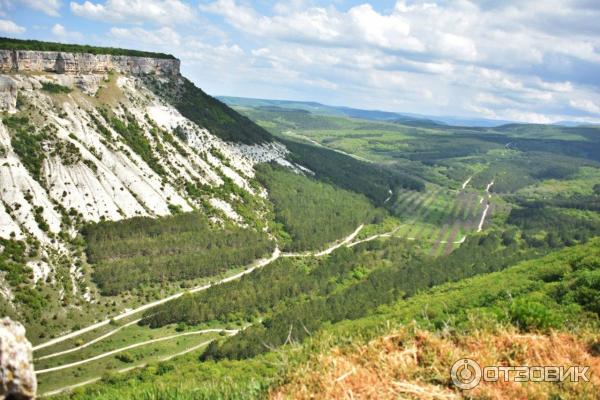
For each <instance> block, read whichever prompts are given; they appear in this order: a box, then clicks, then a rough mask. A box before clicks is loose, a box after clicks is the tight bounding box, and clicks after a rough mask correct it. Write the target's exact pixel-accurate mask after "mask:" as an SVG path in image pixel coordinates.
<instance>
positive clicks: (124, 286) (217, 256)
mask: <svg viewBox="0 0 600 400" xmlns="http://www.w3.org/2000/svg"><path fill="white" fill-rule="evenodd" d="M83 234H84V236H85V238H86V242H87V250H86V252H87V256H88V259H89V261H90V262H91V263H94V264H95V268H94V279H95V280H96V282H97V283H98V285H99V287H100V289H101V290H102V293H104V294H116V293H119V292H122V291H124V290H129V289H132V288H135V287H138V286H139V285H142V284H150V283H161V282H168V281H174V280H184V279H193V278H199V277H207V276H213V275H216V274H219V273H221V272H224V271H226V270H228V269H231V268H235V267H240V266H243V265H246V264H249V263H250V262H252V261H253V260H256V259H257V258H260V257H262V256H265V255H266V254H267V253H268V252H270V251H272V249H273V246H274V245H273V243H272V242H271V241H269V238H268V236H267V235H266V233H264V232H257V231H255V230H253V229H250V228H241V227H238V226H236V225H233V224H229V225H226V226H225V227H223V228H220V227H215V226H212V225H211V223H210V222H209V221H208V218H207V217H206V216H204V215H203V214H202V213H201V212H192V213H185V214H180V215H175V216H168V217H162V218H158V219H153V218H147V217H138V218H132V219H128V220H122V221H117V222H100V223H97V224H92V225H89V226H87V227H85V228H84V229H83Z"/></svg>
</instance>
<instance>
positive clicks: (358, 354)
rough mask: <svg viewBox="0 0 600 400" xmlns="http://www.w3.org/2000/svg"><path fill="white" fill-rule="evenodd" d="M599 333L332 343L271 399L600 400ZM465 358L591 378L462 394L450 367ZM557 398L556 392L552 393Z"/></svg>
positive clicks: (405, 332)
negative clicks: (577, 368)
mask: <svg viewBox="0 0 600 400" xmlns="http://www.w3.org/2000/svg"><path fill="white" fill-rule="evenodd" d="M598 339H599V337H598V334H597V333H590V334H588V335H579V336H574V335H572V334H567V333H558V332H552V333H550V334H547V335H537V334H520V333H518V332H517V331H515V330H512V329H502V330H499V331H495V332H492V333H490V332H481V331H477V332H474V333H472V334H470V335H465V336H451V335H438V334H434V333H431V332H428V331H423V330H414V331H411V330H409V329H408V328H404V329H402V330H397V331H395V332H393V334H391V335H388V336H385V337H380V338H378V339H376V340H373V341H371V342H369V343H368V344H366V345H364V344H363V345H355V346H351V347H346V348H340V347H335V348H333V349H331V350H330V351H328V352H326V353H325V354H319V355H316V356H314V357H312V358H311V359H310V360H309V361H308V362H307V363H305V364H304V365H302V366H301V367H300V368H297V369H296V370H295V371H294V372H293V373H292V374H291V375H290V376H289V377H288V379H287V380H286V383H285V384H284V385H283V386H281V387H279V388H276V389H274V390H273V391H272V392H271V398H272V399H278V400H279V399H289V398H293V399H323V398H326V399H398V398H401V399H457V398H477V399H548V398H557V399H594V398H600V357H599V356H598V354H595V355H593V354H592V353H591V350H590V346H589V343H592V342H597V341H598ZM463 357H468V358H471V359H474V360H476V361H477V362H478V363H479V364H480V365H482V366H484V365H502V366H517V365H530V366H539V365H553V366H554V365H557V366H561V365H562V366H571V365H587V366H590V370H591V376H590V382H589V383H585V382H581V383H570V382H564V383H560V384H559V383H516V382H495V383H489V382H482V383H481V384H480V385H479V386H477V387H476V388H475V389H472V390H469V391H464V392H463V391H461V390H459V389H457V388H456V387H454V386H453V384H452V381H451V378H450V368H451V366H452V364H453V363H454V362H455V361H457V360H459V359H461V358H463ZM553 396H554V397H553Z"/></svg>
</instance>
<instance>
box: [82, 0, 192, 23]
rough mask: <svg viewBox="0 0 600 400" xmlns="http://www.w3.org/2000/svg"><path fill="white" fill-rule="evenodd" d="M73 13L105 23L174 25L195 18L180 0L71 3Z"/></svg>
mask: <svg viewBox="0 0 600 400" xmlns="http://www.w3.org/2000/svg"><path fill="white" fill-rule="evenodd" d="M71 12H72V13H73V14H75V15H78V16H80V17H84V18H89V19H93V20H97V21H103V22H126V23H141V22H146V21H148V22H153V23H156V24H159V25H172V24H177V23H183V22H188V21H190V20H192V19H193V18H194V12H193V10H192V8H191V7H189V6H188V5H187V4H185V3H183V2H182V1H180V0H107V1H106V2H105V3H104V4H102V3H92V2H91V1H85V2H84V3H77V2H71Z"/></svg>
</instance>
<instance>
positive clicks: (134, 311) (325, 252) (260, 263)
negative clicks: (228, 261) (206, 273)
mask: <svg viewBox="0 0 600 400" xmlns="http://www.w3.org/2000/svg"><path fill="white" fill-rule="evenodd" d="M363 227H364V224H361V225H359V227H358V228H356V230H354V232H352V233H351V234H349V235H348V236H346V237H345V238H344V239H343V240H342V241H340V242H336V243H334V244H332V245H331V246H330V247H328V248H327V249H325V250H322V251H320V252H305V253H282V252H281V250H279V247H276V248H275V250H274V251H273V253H272V254H271V256H270V257H268V258H263V259H260V260H258V261H255V262H254V263H253V264H250V265H251V266H250V268H247V269H245V270H244V271H242V272H239V273H237V274H235V275H232V276H229V277H227V278H223V279H221V280H219V281H217V282H215V283H212V284H211V283H209V284H206V285H203V286H197V287H195V288H192V289H190V290H186V291H181V292H178V293H175V294H173V295H171V296H168V297H165V298H163V299H159V300H156V301H153V302H150V303H147V304H144V305H143V306H140V307H138V308H134V309H131V310H126V311H125V312H122V313H121V314H119V315H117V316H115V317H113V318H107V319H105V320H103V321H100V322H97V323H95V324H92V325H90V326H87V327H85V328H82V329H79V330H77V331H73V332H71V333H67V334H65V335H63V336H59V337H57V338H54V339H51V340H49V341H47V342H44V343H41V344H38V345H37V346H34V347H33V351H36V350H40V349H43V348H46V347H49V346H53V345H55V344H57V343H61V342H64V341H65V340H68V339H72V338H75V337H77V336H80V335H82V334H84V333H87V332H91V331H93V330H95V329H98V328H101V327H103V326H105V325H108V324H109V323H110V321H111V320H114V321H119V320H121V319H123V318H127V317H130V316H132V315H135V314H138V313H140V312H142V311H146V310H148V309H151V308H153V307H156V306H159V305H161V304H164V303H166V302H169V301H171V300H175V299H177V298H179V297H181V296H183V295H184V294H186V293H197V292H201V291H204V290H207V289H208V288H210V287H211V286H214V285H220V284H223V283H227V282H231V281H234V280H236V279H239V278H241V277H242V276H244V275H247V274H249V273H251V272H253V271H254V270H256V269H258V268H262V267H264V266H267V265H269V264H271V263H272V262H273V261H275V260H277V259H278V258H279V257H282V256H283V257H311V256H315V257H322V256H324V255H328V254H331V253H332V252H333V251H334V250H336V249H338V248H340V247H342V246H344V245H346V244H347V243H350V242H351V241H352V240H354V238H355V237H356V236H357V235H358V234H359V233H360V231H361V230H362V229H363ZM113 333H114V332H113ZM105 336H106V335H105ZM46 357H47V356H46Z"/></svg>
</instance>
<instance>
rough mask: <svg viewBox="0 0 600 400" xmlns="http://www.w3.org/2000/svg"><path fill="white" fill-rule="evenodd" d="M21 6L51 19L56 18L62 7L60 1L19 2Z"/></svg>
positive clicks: (31, 0) (29, 0)
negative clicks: (23, 5) (39, 12)
mask: <svg viewBox="0 0 600 400" xmlns="http://www.w3.org/2000/svg"><path fill="white" fill-rule="evenodd" d="M21 2H22V3H23V4H25V5H26V6H28V7H30V8H32V9H34V10H37V11H41V12H43V13H45V14H47V15H50V16H51V17H58V16H59V15H60V14H59V12H58V11H59V10H60V8H61V7H62V2H61V1H60V0H21Z"/></svg>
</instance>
